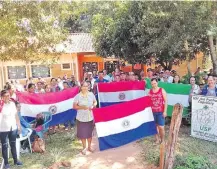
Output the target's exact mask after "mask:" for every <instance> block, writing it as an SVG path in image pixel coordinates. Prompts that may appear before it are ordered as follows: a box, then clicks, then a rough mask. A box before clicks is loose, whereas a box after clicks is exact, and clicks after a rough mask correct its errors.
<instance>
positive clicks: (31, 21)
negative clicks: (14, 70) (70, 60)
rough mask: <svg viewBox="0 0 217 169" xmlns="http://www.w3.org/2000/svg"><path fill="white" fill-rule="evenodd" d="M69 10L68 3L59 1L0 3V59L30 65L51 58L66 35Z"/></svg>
mask: <svg viewBox="0 0 217 169" xmlns="http://www.w3.org/2000/svg"><path fill="white" fill-rule="evenodd" d="M70 9H71V8H70V3H68V2H59V1H58V2H54V1H34V2H33V1H31V2H30V1H2V2H0V15H1V17H0V24H1V27H0V60H3V61H5V60H12V59H20V60H25V61H30V62H33V61H38V60H43V59H44V60H47V57H46V56H48V55H54V53H56V50H55V49H56V48H55V46H56V44H58V43H60V42H61V41H63V40H64V39H65V38H66V36H67V32H68V31H67V30H66V29H65V27H64V26H65V23H66V21H67V20H68V18H69V16H70V15H71V11H70ZM56 54H57V53H56ZM40 55H43V56H42V57H40ZM54 57H55V56H54Z"/></svg>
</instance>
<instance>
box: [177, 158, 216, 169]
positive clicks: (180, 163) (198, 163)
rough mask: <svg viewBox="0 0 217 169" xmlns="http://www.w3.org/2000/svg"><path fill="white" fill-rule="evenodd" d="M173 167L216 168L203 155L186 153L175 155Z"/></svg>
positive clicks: (178, 168) (192, 168) (181, 168)
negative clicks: (186, 154)
mask: <svg viewBox="0 0 217 169" xmlns="http://www.w3.org/2000/svg"><path fill="white" fill-rule="evenodd" d="M174 169H216V167H215V166H214V165H213V164H212V163H211V162H210V161H209V160H208V159H207V158H205V157H202V156H195V155H188V156H184V157H183V156H177V157H176V160H175V165H174Z"/></svg>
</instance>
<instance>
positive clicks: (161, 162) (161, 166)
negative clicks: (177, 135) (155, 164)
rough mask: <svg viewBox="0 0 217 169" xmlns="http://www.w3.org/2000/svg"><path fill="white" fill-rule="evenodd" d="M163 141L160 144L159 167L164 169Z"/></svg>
mask: <svg viewBox="0 0 217 169" xmlns="http://www.w3.org/2000/svg"><path fill="white" fill-rule="evenodd" d="M164 157H165V142H162V143H161V144H160V165H159V166H160V169H164Z"/></svg>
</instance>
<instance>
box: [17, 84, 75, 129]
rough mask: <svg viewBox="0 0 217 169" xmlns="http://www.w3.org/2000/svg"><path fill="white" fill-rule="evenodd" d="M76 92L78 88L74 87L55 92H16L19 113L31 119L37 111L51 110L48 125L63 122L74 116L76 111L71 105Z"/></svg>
mask: <svg viewBox="0 0 217 169" xmlns="http://www.w3.org/2000/svg"><path fill="white" fill-rule="evenodd" d="M78 92H79V88H78V87H74V88H71V89H67V90H64V91H60V92H56V93H45V94H30V93H17V95H18V98H19V102H20V104H21V115H22V116H25V117H27V118H30V119H32V118H35V117H36V115H37V114H38V113H41V112H51V113H52V121H51V122H50V123H49V125H50V126H54V125H57V124H62V123H65V122H67V121H68V120H72V119H73V118H75V116H76V112H77V111H76V110H74V109H72V105H73V100H74V97H75V96H76V94H78Z"/></svg>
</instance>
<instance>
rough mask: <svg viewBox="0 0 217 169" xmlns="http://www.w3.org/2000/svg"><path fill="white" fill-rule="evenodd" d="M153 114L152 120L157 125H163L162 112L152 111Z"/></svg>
mask: <svg viewBox="0 0 217 169" xmlns="http://www.w3.org/2000/svg"><path fill="white" fill-rule="evenodd" d="M153 115H154V121H155V123H156V124H157V125H159V126H164V125H165V118H164V116H163V113H162V112H158V113H153Z"/></svg>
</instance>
